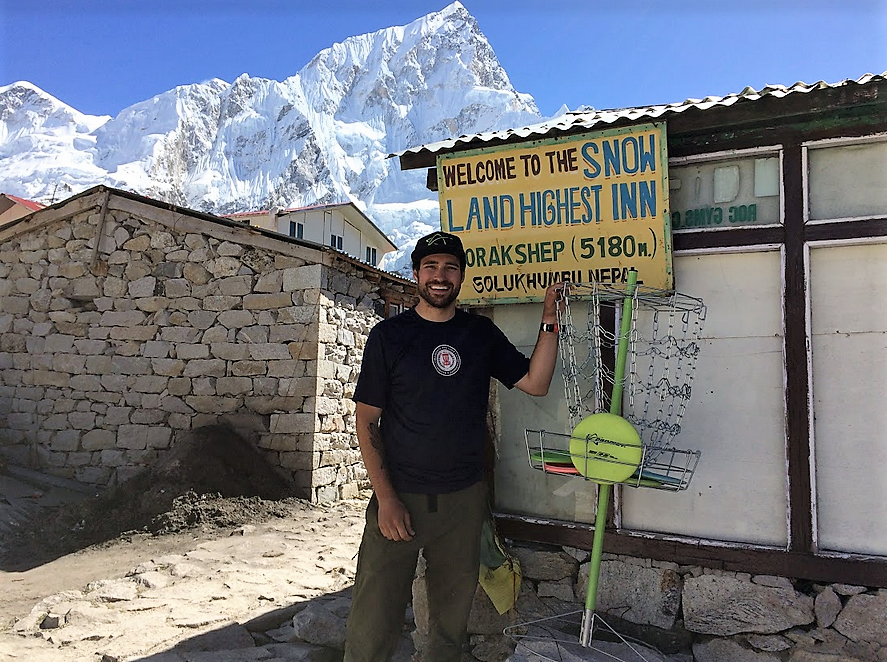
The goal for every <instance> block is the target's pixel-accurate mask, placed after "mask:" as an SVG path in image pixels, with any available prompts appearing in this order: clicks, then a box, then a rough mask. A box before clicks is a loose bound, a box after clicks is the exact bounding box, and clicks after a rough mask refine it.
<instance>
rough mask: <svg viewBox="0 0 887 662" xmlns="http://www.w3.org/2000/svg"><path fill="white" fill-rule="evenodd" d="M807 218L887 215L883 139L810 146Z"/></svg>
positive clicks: (886, 159) (886, 146)
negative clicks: (831, 145) (832, 145)
mask: <svg viewBox="0 0 887 662" xmlns="http://www.w3.org/2000/svg"><path fill="white" fill-rule="evenodd" d="M807 156H808V168H809V182H808V187H809V196H808V197H809V200H810V209H809V218H810V220H813V221H818V220H826V219H837V218H859V217H867V216H876V217H877V216H887V141H882V142H874V143H866V144H861V145H841V146H835V147H817V148H815V149H814V148H810V149H809V151H808V152H807Z"/></svg>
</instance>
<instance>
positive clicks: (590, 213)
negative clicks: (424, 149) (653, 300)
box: [437, 124, 672, 303]
mask: <svg viewBox="0 0 887 662" xmlns="http://www.w3.org/2000/svg"><path fill="white" fill-rule="evenodd" d="M665 151H666V150H665V129H664V127H662V126H658V125H652V124H645V125H642V126H638V127H631V128H630V129H619V130H611V131H606V132H596V133H593V134H583V135H581V136H570V137H569V138H567V139H563V138H562V139H554V140H543V141H534V142H529V143H522V144H519V145H508V146H504V147H496V148H488V149H480V150H473V151H469V152H459V153H456V154H453V155H442V156H440V157H438V164H437V166H438V167H437V176H438V190H439V195H440V205H441V228H442V229H443V230H445V231H447V232H452V233H454V234H458V235H460V236H461V238H462V241H463V243H464V244H465V249H466V257H467V262H468V266H469V271H468V274H467V282H466V286H465V287H463V288H462V297H461V300H462V301H463V302H470V301H483V302H489V303H494V302H496V301H512V302H513V301H515V300H522V301H536V300H541V298H542V296H543V295H544V292H545V288H546V287H547V286H548V285H549V284H550V283H552V282H559V281H570V282H582V283H589V282H591V281H598V282H601V283H619V282H624V281H625V280H626V279H627V273H628V270H629V269H631V268H635V269H637V270H638V271H639V272H640V280H641V281H642V282H643V283H644V284H646V285H650V286H653V287H661V288H664V289H669V288H671V287H672V270H671V237H670V234H671V232H670V228H669V224H668V223H669V214H668V209H667V207H668V184H667V181H668V179H667V176H668V175H667V159H666V154H665Z"/></svg>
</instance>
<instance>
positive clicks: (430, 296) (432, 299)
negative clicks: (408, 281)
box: [418, 282, 462, 308]
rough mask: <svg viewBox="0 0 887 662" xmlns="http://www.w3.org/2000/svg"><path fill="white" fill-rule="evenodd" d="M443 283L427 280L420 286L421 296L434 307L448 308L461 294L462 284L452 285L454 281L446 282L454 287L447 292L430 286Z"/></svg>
mask: <svg viewBox="0 0 887 662" xmlns="http://www.w3.org/2000/svg"><path fill="white" fill-rule="evenodd" d="M441 284H443V283H430V282H425V283H422V284H421V285H419V287H418V292H419V297H420V298H421V299H422V300H423V301H424V302H425V303H427V304H428V305H429V306H431V307H432V308H447V307H448V306H449V305H450V304H452V303H453V302H454V301H455V300H456V298H457V297H458V296H459V291H460V290H461V289H462V285H461V284H458V285H452V283H446V284H447V285H451V286H452V289H450V290H449V291H447V292H436V291H434V290H432V289H430V288H429V286H430V285H441Z"/></svg>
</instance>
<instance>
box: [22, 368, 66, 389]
mask: <svg viewBox="0 0 887 662" xmlns="http://www.w3.org/2000/svg"><path fill="white" fill-rule="evenodd" d="M70 381H71V375H69V374H67V373H64V372H54V371H52V370H32V371H31V384H33V385H34V386H57V387H59V388H68V386H69V383H70Z"/></svg>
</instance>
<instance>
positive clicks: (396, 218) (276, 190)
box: [0, 2, 541, 246]
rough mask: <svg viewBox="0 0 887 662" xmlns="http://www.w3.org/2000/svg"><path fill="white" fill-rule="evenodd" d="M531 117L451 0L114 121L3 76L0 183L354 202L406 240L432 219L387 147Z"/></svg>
mask: <svg viewBox="0 0 887 662" xmlns="http://www.w3.org/2000/svg"><path fill="white" fill-rule="evenodd" d="M540 120H541V117H540V114H539V111H538V109H537V107H536V104H535V102H534V100H533V99H532V97H530V96H529V95H527V94H521V93H519V92H517V91H516V90H515V89H514V88H513V87H512V85H511V83H510V81H509V79H508V75H507V74H506V72H505V70H504V69H503V68H502V66H501V65H500V64H499V61H498V59H497V58H496V55H495V53H494V52H493V49H492V48H491V46H490V44H489V42H488V41H487V39H486V37H485V36H484V35H483V33H482V32H481V30H480V28H479V26H478V24H477V21H476V20H475V19H474V18H473V17H472V16H471V15H470V14H469V13H468V11H467V10H466V9H465V8H464V7H463V6H462V5H461V4H460V3H459V2H454V3H453V4H451V5H449V6H448V7H446V8H444V9H443V10H442V11H440V12H436V13H432V14H429V15H427V16H424V17H422V18H419V19H418V20H416V21H414V22H412V23H410V24H409V25H406V26H399V27H391V28H386V29H384V30H379V31H378V32H374V33H371V34H364V35H359V36H355V37H350V38H348V39H346V40H345V41H343V42H342V43H337V44H333V45H332V46H331V47H329V48H327V49H325V50H323V51H321V52H320V53H318V54H317V55H316V56H315V57H314V59H312V60H311V62H309V63H308V64H307V65H305V66H304V67H303V68H302V69H301V70H300V71H299V72H298V73H296V74H295V75H293V76H291V77H289V78H287V79H286V80H283V81H275V80H269V79H265V78H253V77H250V76H248V75H246V74H244V75H242V76H240V77H239V78H237V79H236V80H235V81H234V82H233V83H228V82H225V81H222V80H218V79H214V80H210V81H207V82H203V83H197V84H193V85H183V86H180V87H176V88H175V89H172V90H169V91H167V92H164V93H162V94H159V95H158V96H155V97H153V98H151V99H148V100H146V101H142V102H140V103H137V104H135V105H133V106H130V107H129V108H126V109H124V110H123V111H122V112H120V114H118V115H117V116H116V117H114V118H110V117H97V116H90V115H84V114H82V113H79V112H77V111H76V110H75V109H73V108H71V107H69V106H67V105H66V104H64V103H62V102H61V101H59V100H58V99H55V98H54V97H52V96H51V95H49V94H47V93H46V92H44V91H42V90H40V89H39V88H37V87H35V86H34V85H31V84H30V83H27V82H19V83H14V84H12V85H8V86H6V87H0V191H2V192H5V193H11V194H14V195H19V196H22V197H26V198H30V199H34V200H38V201H41V202H49V201H50V200H51V199H52V198H54V199H55V200H59V199H62V198H64V197H67V196H68V195H70V194H71V193H76V192H79V191H81V190H83V189H86V188H88V187H90V186H94V185H96V184H99V183H105V184H108V185H110V186H114V187H116V188H121V189H125V190H132V191H135V192H137V193H140V194H143V195H147V196H151V197H154V198H158V199H161V200H165V201H168V202H172V203H175V204H179V205H183V206H186V207H191V208H193V209H197V210H201V211H207V212H211V213H218V214H225V213H232V212H237V211H247V210H255V209H269V208H271V207H274V206H280V207H297V206H303V205H310V204H318V203H328V202H341V201H346V200H352V201H354V202H355V203H357V204H358V205H359V206H360V207H362V208H363V209H365V211H366V212H367V214H368V215H369V216H370V218H372V219H373V220H374V222H375V223H376V224H377V225H378V226H379V227H380V228H381V229H382V230H383V231H384V232H386V233H387V234H388V235H389V236H390V237H391V238H392V240H393V241H394V242H395V243H396V244H397V245H399V246H407V245H409V244H410V243H411V241H410V240H411V239H414V238H415V237H417V236H419V235H421V234H423V233H424V232H427V231H430V229H431V228H432V227H433V226H435V225H436V224H437V223H438V211H437V206H436V197H435V195H434V194H433V193H431V192H429V191H428V190H426V188H425V173H424V172H416V171H413V172H402V171H401V170H400V168H399V164H398V162H397V159H389V158H387V156H388V155H389V154H391V153H393V152H397V151H400V150H403V149H406V148H408V147H414V146H417V145H421V144H426V143H429V142H434V141H437V140H442V139H446V138H451V137H455V136H459V135H462V134H472V133H478V132H481V131H488V130H495V129H500V128H506V127H512V126H522V125H525V124H530V123H534V122H538V121H540Z"/></svg>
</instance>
